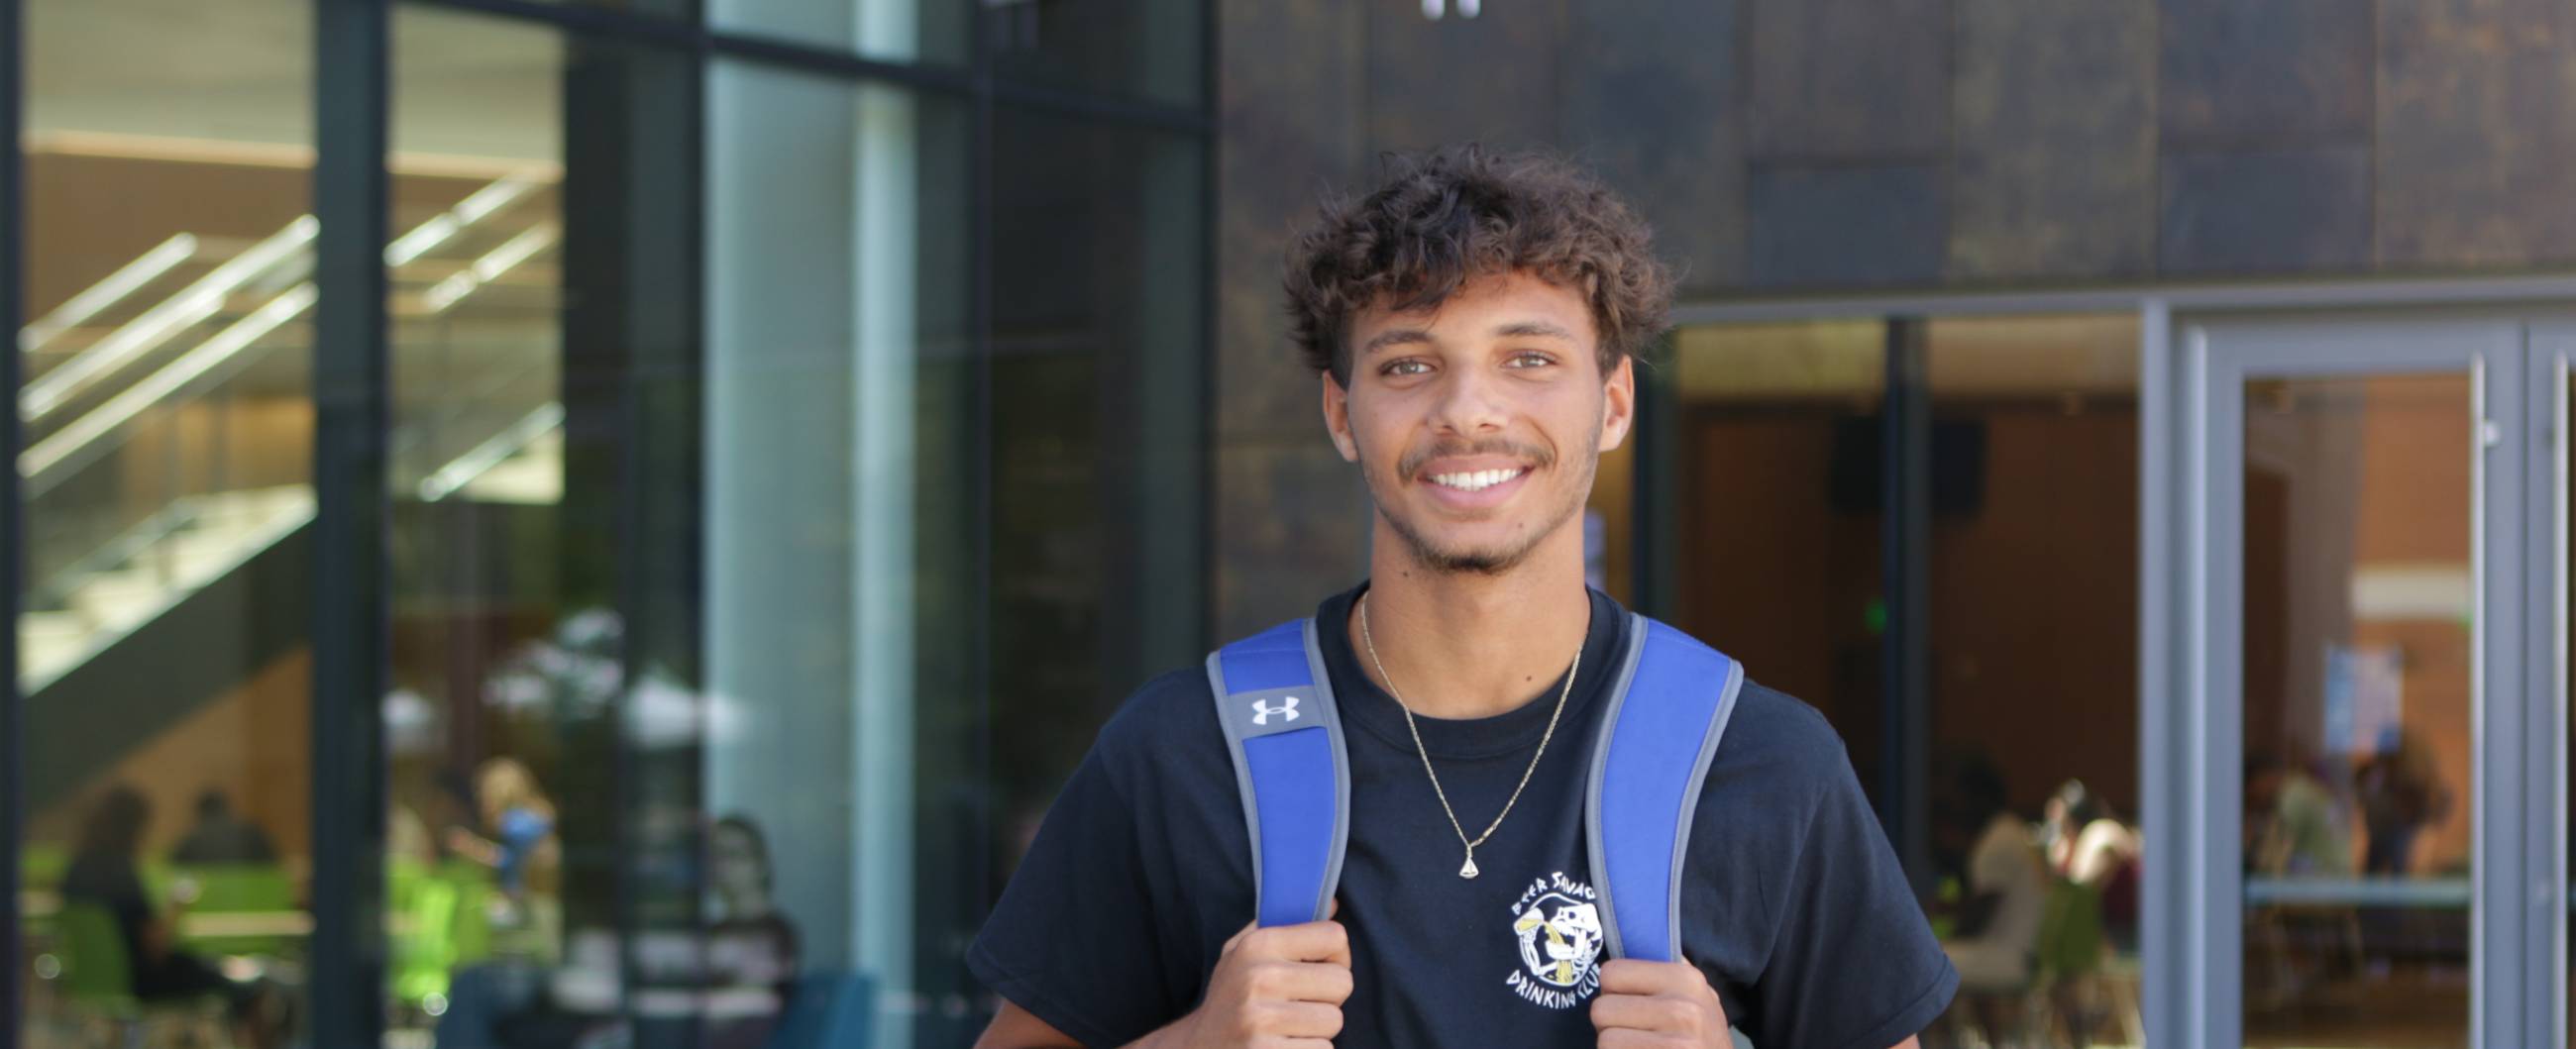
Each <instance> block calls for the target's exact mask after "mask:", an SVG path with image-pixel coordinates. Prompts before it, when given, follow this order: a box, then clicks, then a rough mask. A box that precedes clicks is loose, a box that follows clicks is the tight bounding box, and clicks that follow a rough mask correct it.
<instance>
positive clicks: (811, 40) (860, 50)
mask: <svg viewBox="0 0 2576 1049" xmlns="http://www.w3.org/2000/svg"><path fill="white" fill-rule="evenodd" d="M661 2H663V3H677V2H679V0H661ZM700 3H701V4H702V5H703V6H704V8H705V9H706V18H707V26H708V28H710V29H713V30H715V31H717V32H721V33H737V34H742V35H745V36H765V37H775V38H778V39H781V40H789V41H793V42H796V43H799V44H804V45H807V46H811V47H822V48H831V49H834V50H841V51H851V52H855V53H857V54H858V55H859V56H860V57H862V58H872V59H876V60H878V61H884V62H918V63H922V64H926V65H963V64H965V61H966V51H967V45H968V43H969V42H970V41H969V35H970V33H971V28H970V27H971V26H972V25H973V23H974V18H975V9H976V7H977V6H979V5H976V4H963V3H952V2H948V0H700ZM980 6H983V7H986V8H987V9H988V10H990V11H992V12H994V14H993V15H988V16H987V17H995V16H1001V17H1007V13H1008V12H1010V11H1012V10H1013V9H1014V7H1016V6H1019V5H1015V4H1008V3H1003V4H991V3H988V4H983V5H980ZM1027 6H1036V5H1034V4H1030V5H1027ZM1085 11H1086V13H1088V12H1089V11H1090V9H1089V8H1086V9H1085Z"/></svg>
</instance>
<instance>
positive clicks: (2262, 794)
mask: <svg viewBox="0 0 2576 1049" xmlns="http://www.w3.org/2000/svg"><path fill="white" fill-rule="evenodd" d="M2349 824H2350V820H2349V819H2348V817H2347V816H2346V814H2345V812H2344V810H2343V806H2342V805H2340V804H2338V803H2337V802H2336V801H2335V796H2334V793H2333V792H2332V791H2331V790H2328V789H2327V788H2326V785H2325V784H2323V783H2321V782H2319V781H2318V780H2317V778H2316V777H2315V776H2312V775H2309V774H2308V772H2307V770H2305V769H2302V768H2300V767H2298V766H2297V765H2295V764H2293V763H2291V762H2290V761H2289V760H2288V759H2286V758H2283V757H2282V756H2281V755H2279V754H2278V753H2275V752H2272V751H2255V752H2254V753H2252V754H2250V755H2248V756H2247V758H2246V761H2245V831H2246V835H2247V846H2246V851H2245V860H2246V866H2247V869H2248V870H2249V871H2251V872H2252V873H2255V874H2259V875H2264V876H2268V877H2274V878H2348V877H2351V876H2352V873H2353V856H2352V829H2351V827H2350V825H2349Z"/></svg>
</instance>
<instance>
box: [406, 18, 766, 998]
mask: <svg viewBox="0 0 2576 1049" xmlns="http://www.w3.org/2000/svg"><path fill="white" fill-rule="evenodd" d="M393 45H394V46H393V69H394V71H395V81H394V95H393V99H392V111H393V126H392V129H391V132H392V133H391V140H392V145H393V150H394V155H395V156H396V157H397V158H400V159H401V160H402V161H403V163H402V164H401V165H400V166H398V168H397V173H398V176H397V178H396V180H395V183H394V186H393V193H392V199H391V201H390V202H389V203H390V204H391V208H392V211H391V214H390V216H389V223H388V229H389V232H390V234H391V240H390V242H389V243H388V244H387V246H386V249H385V254H386V263H387V267H388V276H389V278H390V280H389V284H390V287H389V289H388V301H387V304H386V305H387V312H388V314H389V317H390V319H391V326H392V329H391V333H390V334H391V338H390V343H391V352H392V357H393V376H392V419H391V430H390V433H389V435H388V438H389V440H388V450H389V455H390V464H389V470H388V472H389V474H390V477H389V481H390V484H391V489H392V490H391V492H390V493H389V495H390V496H391V498H392V500H393V509H392V517H391V525H392V547H393V573H394V574H393V585H392V594H391V596H392V601H393V616H392V620H393V646H392V648H393V663H392V666H391V668H390V677H391V684H392V686H393V691H392V693H391V694H390V695H389V696H388V697H387V698H386V701H385V702H386V716H385V722H386V728H387V738H386V747H387V762H386V764H387V774H388V777H389V782H388V791H387V798H388V803H389V805H390V811H389V813H388V817H387V825H388V828H389V833H388V843H387V844H388V850H387V861H386V876H387V884H386V886H385V901H386V913H385V931H386V940H387V954H388V966H387V983H388V986H387V995H388V1010H389V1015H390V1017H391V1021H390V1023H389V1037H391V1038H398V1039H413V1040H417V1039H420V1038H422V1037H424V1036H428V1037H431V1038H434V1039H435V1041H436V1042H437V1043H439V1044H448V1045H504V1044H569V1043H571V1042H573V1041H577V1040H580V1039H583V1038H597V1037H609V1036H612V1035H616V1036H621V1037H632V1038H635V1039H638V1040H643V1041H651V1040H654V1037H655V1036H654V1033H653V1032H655V1031H656V1030H660V1029H663V1026H666V1025H670V1024H692V1023H695V1022H697V1019H698V1016H699V1010H698V1008H697V1007H696V1006H694V1005H689V1004H683V1005H681V1006H679V1007H677V1008H676V1009H675V1008H673V1007H672V1006H671V1003H668V1002H664V1001H661V1000H659V999H655V998H652V997H651V996H650V995H649V994H647V993H646V992H647V991H649V990H650V989H651V988H652V987H653V986H655V981H665V980H667V979H672V978H678V979H686V980H690V981H705V980H712V979H718V977H716V976H715V975H714V972H715V971H714V970H712V969H710V968H708V967H707V965H705V964H702V961H703V959H702V956H701V954H700V950H699V948H700V944H701V940H702V937H701V935H700V923H701V922H702V921H703V920H704V919H705V917H706V915H705V912H704V908H705V907H706V905H707V900H706V898H705V889H704V886H703V884H702V882H701V881H700V880H699V879H698V878H697V876H696V875H695V873H694V871H695V869H696V867H697V866H698V863H699V857H700V855H701V849H702V847H703V844H704V842H705V840H706V837H707V834H708V832H709V830H710V828H709V827H707V826H705V825H704V824H703V818H702V816H701V814H700V810H699V809H698V808H697V806H696V794H695V762H696V753H695V750H694V749H693V748H694V747H695V745H696V743H697V740H698V734H699V733H698V724H699V704H698V701H697V699H696V692H695V684H694V676H695V674H696V673H697V658H696V655H695V652H694V641H693V639H692V638H691V636H690V631H691V630H692V629H693V628H692V627H691V626H690V625H689V624H690V622H691V621H692V620H693V618H694V613H693V611H692V610H691V609H689V608H688V607H687V606H686V605H685V604H684V602H683V600H682V595H686V594H688V593H691V592H692V590H693V583H692V582H690V581H688V580H687V579H686V577H685V576H684V575H683V573H685V571H686V569H687V566H688V565H689V564H691V563H692V562H691V561H690V556H691V553H692V551H691V548H690V547H689V546H688V545H687V544H689V543H690V542H692V541H693V536H692V535H690V534H688V533H687V532H685V531H684V530H677V529H674V528H672V527H671V526H670V525H669V524H668V523H667V522H670V521H673V520H687V519H688V518H689V517H690V515H692V514H693V512H694V504H693V503H691V502H688V501H686V500H689V499H690V498H691V496H690V494H689V493H691V492H692V491H693V490H694V480H693V478H694V476H695V470H694V462H695V458H694V449H695V432H694V419H695V413H694V409H693V407H692V401H691V400H690V398H691V397H693V395H694V387H692V386H691V385H689V383H688V382H687V381H686V379H685V374H684V372H683V371H682V369H681V367H680V363H681V362H682V361H685V360H686V359H688V355H689V352H690V350H691V348H692V347H693V346H694V344H695V324H694V314H693V313H692V311H691V308H690V305H689V304H690V303H692V302H694V301H695V299H694V296H693V295H692V294H691V293H690V288H689V287H688V285H687V281H688V280H689V279H690V278H691V277H692V276H693V272H694V271H693V270H692V269H691V268H690V267H689V266H688V264H687V258H688V256H687V254H686V250H687V249H686V247H685V245H686V242H687V239H688V234H687V232H686V231H685V230H682V229H680V228H678V227H677V224H673V223H668V222H658V221H656V222H637V221H636V220H635V218H634V217H633V216H636V215H653V214H674V213H683V214H684V213H687V211H688V208H687V206H686V205H687V203H688V202H689V199H690V195H691V194H692V193H693V192H694V188H695V182H694V180H693V179H692V178H691V177H689V175H688V172H690V171H691V170H692V163H693V160H694V157H695V153H694V152H693V147H692V145H691V144H690V143H689V142H688V140H687V138H686V137H685V136H684V134H683V133H682V130H681V129H679V128H677V127H676V126H674V123H673V122H672V121H670V120H669V119H668V114H670V113H675V112H686V111H688V110H689V107H690V101H691V100H690V98H689V92H691V91H693V90H694V82H693V78H692V77H691V76H690V75H689V67H688V62H687V61H686V59H685V58H684V57H682V56H675V55H665V54H661V53H658V52H652V51H645V50H630V49H624V48H619V47H614V46H609V45H597V44H585V45H582V46H579V47H571V46H567V45H566V44H565V42H564V41H563V40H562V38H560V37H559V36H558V35H557V34H556V33H555V32H554V31H553V30H551V29H549V28H546V27H543V26H537V25H531V24H523V23H514V22H508V21H501V20H495V19H490V18H483V17H475V16H465V15H456V14H448V13H442V12H437V11H433V10H428V9H418V8H397V10H396V13H395V18H394V22H393ZM675 405H677V406H679V407H677V408H675V407H674V406H675ZM741 971H742V972H744V973H752V974H756V975H755V976H753V977H749V978H751V979H752V980H753V982H752V984H751V985H750V986H749V987H747V988H743V990H745V991H746V993H745V994H744V995H743V996H741V1000H740V1001H738V1002H737V1003H736V1004H737V1005H738V1006H739V1015H740V1017H742V1018H744V1019H746V1021H747V1022H769V1023H774V1022H776V1019H777V1017H778V1014H779V1012H780V1010H781V1008H782V1005H781V1003H780V1002H779V1001H778V1000H777V999H776V996H775V994H774V993H773V992H774V986H775V984H776V983H777V982H778V980H777V979H776V974H775V973H774V972H773V971H772V970H771V968H770V967H767V966H761V965H750V966H746V967H744V968H742V970H741ZM674 974H682V975H678V976H675V975H674ZM723 982H724V985H725V986H727V987H731V986H732V982H733V981H731V980H730V979H729V978H726V979H724V980H723ZM728 1001H734V999H728ZM728 1015H729V1016H731V1015H736V1014H728Z"/></svg>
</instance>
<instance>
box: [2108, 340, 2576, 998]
mask: <svg viewBox="0 0 2576 1049" xmlns="http://www.w3.org/2000/svg"><path fill="white" fill-rule="evenodd" d="M2531 330H2533V329H2527V328H2526V326H2524V325H2523V324H2520V323H2517V322H2501V321H2468V322H2461V321H2427V320H2392V319H2340V320H2335V321H2328V322H2317V321H2310V320H2298V321H2229V322H2224V323H2207V324H2197V325H2186V326H2184V328H2183V338H2182V340H2181V348H2182V351H2183V358H2182V359H2183V361H2184V364H2185V367H2186V369H2187V370H2188V373H2189V374H2190V375H2191V378H2190V379H2189V380H2187V384H2186V388H2187V394H2188V396H2189V403H2188V404H2187V405H2186V412H2187V415H2188V416H2189V417H2190V418H2191V420H2192V422H2191V423H2190V424H2189V425H2188V426H2187V427H2186V431H2185V432H2186V433H2187V434H2188V436H2189V438H2190V439H2189V440H2188V441H2187V443H2186V447H2185V450H2184V460H2185V462H2186V464H2187V469H2188V470H2189V471H2190V476H2191V477H2192V479H2193V480H2192V484H2193V486H2194V488H2195V491H2194V493H2193V494H2194V499H2195V501H2196V503H2197V505H2196V507H2194V508H2193V513H2192V514H2191V515H2190V518H2189V519H2190V520H2191V521H2192V523H2193V535H2192V536H2191V537H2190V540H2189V542H2188V544H2187V547H2186V548H2187V550H2188V551H2189V554H2188V556H2187V558H2186V563H2185V567H2186V568H2187V570H2188V571H2189V572H2190V575H2191V577H2192V578H2191V589H2192V591H2193V593H2194V598H2195V600H2194V601H2193V602H2192V609H2193V612H2194V614H2193V616H2192V619H2193V621H2194V624H2195V628H2194V629H2193V630H2192V631H2191V633H2192V634H2193V635H2194V636H2193V637H2192V648H2193V651H2194V655H2195V656H2196V658H2195V660H2194V671H2195V672H2194V673H2193V674H2192V675H2190V678H2191V680H2190V682H2189V684H2190V688H2191V692H2190V694H2189V695H2188V696H2187V697H2186V702H2190V703H2193V704H2196V705H2197V707H2198V709H2199V711H2200V715H2199V717H2198V719H2197V724H2198V726H2199V727H2198V730H2197V731H2196V732H2195V733H2194V734H2195V735H2196V736H2197V737H2198V738H2197V739H2190V740H2185V741H2181V742H2183V743H2184V744H2185V745H2186V746H2190V747H2194V748H2196V750H2197V755H2196V758H2195V761H2196V768H2197V769H2198V772H2199V774H2198V775H2197V776H2196V777H2194V778H2195V779H2196V780H2197V782H2198V786H2197V788H2195V793H2196V795H2197V797H2196V799H2195V800H2196V804H2195V805H2194V808H2195V809H2196V810H2197V812H2198V817H2199V818H2198V819H2197V820H2195V821H2193V822H2194V823H2196V824H2197V825H2196V826H2193V827H2191V828H2190V830H2189V831H2188V833H2189V835H2190V836H2191V837H2193V838H2196V839H2197V840H2196V841H2194V842H2192V843H2190V844H2189V846H2188V847H2186V848H2183V849H2180V850H2178V852H2180V853H2181V854H2182V857H2183V860H2184V862H2185V864H2186V865H2187V866H2189V867H2191V868H2192V870H2191V871H2190V872H2188V873H2187V874H2186V877H2196V878H2197V879H2198V883H2197V884H2198V885H2199V886H2200V892H2199V893H2198V895H2197V897H2196V898H2197V899H2198V900H2199V901H2200V902H2199V904H2198V905H2197V906H2196V907H2195V908H2193V909H2194V910H2196V911H2197V912H2198V913H2196V914H2192V915H2189V916H2188V918H2189V920H2190V921H2191V922H2193V923H2195V925H2196V930H2195V931H2196V932H2197V935H2196V936H2194V937H2191V938H2189V939H2188V940H2187V941H2184V942H2185V949H2186V950H2188V951H2189V952H2191V953H2193V954H2196V955H2197V956H2198V958H2197V961H2198V962H2199V963H2200V964H2199V965H2197V966H2195V967H2194V968H2196V969H2197V970H2198V971H2199V972H2200V978H2199V980H2198V981H2197V986H2193V987H2190V988H2188V989H2187V990H2188V993H2189V994H2190V995H2191V996H2193V997H2194V998H2195V1000H2196V1003H2197V1004H2198V1006H2199V1008H2197V1009H2195V1010H2194V1013H2195V1014H2196V1021H2197V1022H2195V1023H2194V1024H2193V1026H2195V1027H2197V1028H2198V1031H2197V1032H2196V1033H2198V1034H2199V1035H2200V1036H2201V1037H2199V1038H2187V1039H2183V1040H2180V1041H2177V1042H2176V1043H2174V1044H2206V1045H2213V1046H2235V1045H2244V1046H2305V1047H2334V1049H2344V1047H2353V1049H2360V1047H2377V1046H2399V1045H2403V1046H2450V1045H2458V1046H2467V1045H2520V1044H2528V1040H2529V1036H2530V1035H2531V1034H2535V1033H2539V1031H2540V1030H2541V1028H2538V1027H2535V1026H2534V1023H2535V1021H2534V1017H2535V1016H2537V1017H2540V1018H2542V1019H2543V1021H2545V1019H2546V1017H2547V1015H2548V1008H2549V1004H2550V1002H2551V1001H2552V1000H2553V998H2554V997H2555V996H2554V995H2553V994H2552V993H2551V992H2550V991H2549V989H2548V987H2547V985H2546V984H2545V983H2541V982H2537V981H2534V980H2531V979H2529V978H2527V973H2528V970H2529V967H2530V964H2531V963H2532V962H2534V961H2536V960H2545V959H2550V958H2554V957H2556V955H2555V953H2554V952H2555V951H2556V950H2557V948H2556V941H2555V938H2554V937H2555V933H2554V932H2553V931H2552V930H2553V929H2554V928H2555V926H2554V921H2555V916H2556V914H2557V913H2558V911H2557V910H2556V908H2557V907H2559V906H2562V905H2563V901H2560V900H2558V899H2557V897H2558V896H2559V894H2558V893H2554V892H2535V891H2530V890H2531V888H2532V887H2533V886H2537V885H2546V884H2555V881H2554V878H2552V879H2535V878H2532V874H2533V873H2534V872H2535V871H2536V870H2537V871H2549V870H2554V868H2550V867H2547V866H2536V864H2537V863H2538V860H2539V858H2541V857H2544V856H2547V855H2549V854H2552V853H2554V850H2555V848H2556V844H2555V841H2556V838H2555V833H2554V831H2550V830H2548V829H2547V828H2548V827H2549V823H2548V818H2549V817H2548V813H2549V812H2550V811H2554V809H2552V808H2551V807H2552V806H2554V801H2552V800H2551V799H2552V798H2554V794H2553V793H2551V792H2552V791H2554V789H2555V787H2554V783H2555V780H2554V777H2555V766H2556V761H2555V759H2554V757H2553V756H2552V753H2551V752H2550V751H2549V750H2547V749H2543V750H2534V749H2533V748H2532V747H2531V746H2530V745H2528V741H2530V740H2532V739H2533V738H2535V737H2536V736H2537V737H2543V738H2549V739H2552V740H2554V739H2555V738H2556V735H2557V733H2558V731H2559V728H2558V726H2559V724H2560V722H2559V721H2558V714H2557V712H2556V710H2555V708H2554V707H2552V706H2551V705H2549V704H2548V703H2547V702H2546V701H2545V700H2544V698H2543V697H2544V695H2545V687H2544V686H2545V683H2544V682H2538V681H2532V680H2530V678H2529V675H2528V673H2527V672H2528V670H2529V665H2528V664H2527V663H2526V662H2525V661H2524V660H2523V658H2522V655H2523V653H2524V652H2525V651H2526V647H2527V644H2528V643H2531V642H2534V641H2536V640H2538V639H2539V638H2540V634H2539V633H2537V631H2536V629H2535V628H2533V626H2532V624H2531V622H2530V621H2531V619H2532V612H2533V608H2534V606H2532V605H2529V604H2527V603H2526V598H2527V596H2528V594H2529V587H2528V585H2527V583H2528V581H2529V580H2533V579H2537V580H2540V581H2541V582H2543V583H2545V582H2546V580H2545V577H2544V576H2542V575H2541V574H2540V573H2544V572H2546V571H2547V569H2546V567H2545V566H2539V565H2535V566H2533V570H2532V571H2531V572H2525V571H2524V569H2523V564H2524V562H2525V561H2527V560H2530V559H2531V558H2532V556H2533V551H2532V548H2531V547H2529V546H2527V545H2526V539H2527V533H2526V527H2527V525H2528V523H2529V521H2530V519H2531V515H2532V514H2533V513H2534V512H2535V510H2536V508H2537V507H2540V506H2541V505H2543V504H2544V503H2545V502H2546V501H2547V500H2546V493H2540V494H2539V495H2538V496H2535V494H2534V487H2535V486H2534V480H2535V478H2534V476H2533V475H2531V474H2530V473H2528V472H2527V470H2526V468H2527V466H2528V465H2529V464H2530V463H2531V457H2532V456H2534V455H2545V454H2546V448H2545V447H2542V445H2543V441H2544V439H2545V437H2546V435H2545V434H2544V433H2542V432H2541V431H2539V430H2536V429H2534V428H2532V427H2531V426H2529V425H2527V424H2530V423H2534V422H2536V421H2537V420H2534V419H2532V418H2531V411H2530V407H2529V405H2528V403H2527V400H2526V398H2525V397H2524V387H2525V383H2526V381H2527V373H2526V368H2527V358H2528V357H2529V356H2530V354H2529V352H2527V351H2526V349H2525V343H2526V339H2527V336H2528V335H2529V333H2530V331H2531ZM2527 630H2529V631H2533V632H2531V633H2528V634H2527V633H2526V631H2527ZM2526 686H2528V687H2526ZM2534 819H2538V820H2540V821H2541V822H2539V823H2534V822H2533V820H2534ZM2536 829H2537V830H2540V831H2542V834H2541V837H2542V838H2544V839H2546V840H2547V842H2548V845H2547V848H2545V849H2544V848H2541V847H2540V843H2538V842H2535V841H2534V831H2535V830H2536ZM2150 847H2152V843H2151V846H2150ZM2535 1010H2537V1012H2535ZM2159 1041H2161V1039H2159ZM2543 1044H2546V1043H2543Z"/></svg>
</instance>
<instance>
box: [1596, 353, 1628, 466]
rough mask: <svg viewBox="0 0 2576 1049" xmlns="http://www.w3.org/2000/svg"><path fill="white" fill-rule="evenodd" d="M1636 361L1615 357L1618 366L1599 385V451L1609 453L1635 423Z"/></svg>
mask: <svg viewBox="0 0 2576 1049" xmlns="http://www.w3.org/2000/svg"><path fill="white" fill-rule="evenodd" d="M1636 363H1637V359H1636V358H1635V357H1632V356H1629V355H1628V354H1624V353H1623V354H1620V355H1619V364H1618V366H1617V367H1615V368H1612V369H1610V376H1609V378H1607V379H1604V380H1602V383H1601V450H1602V451H1605V452H1606V451H1609V450H1611V449H1613V448H1617V447H1619V445H1620V444H1621V443H1622V442H1624V441H1626V440H1627V439H1628V431H1629V429H1631V428H1632V427H1634V426H1635V425H1636V423H1637V369H1636Z"/></svg>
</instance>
